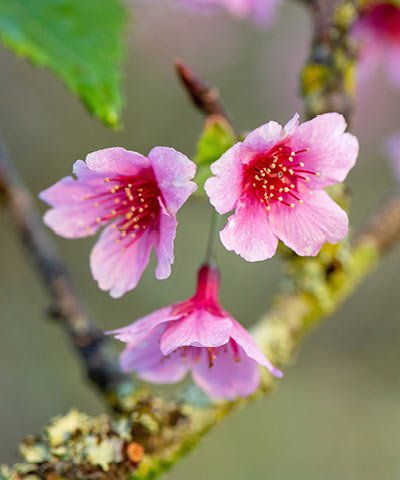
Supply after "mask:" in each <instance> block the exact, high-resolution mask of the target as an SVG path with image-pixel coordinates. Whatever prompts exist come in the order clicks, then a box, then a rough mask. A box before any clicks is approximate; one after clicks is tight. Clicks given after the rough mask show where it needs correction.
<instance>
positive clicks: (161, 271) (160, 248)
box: [154, 211, 178, 280]
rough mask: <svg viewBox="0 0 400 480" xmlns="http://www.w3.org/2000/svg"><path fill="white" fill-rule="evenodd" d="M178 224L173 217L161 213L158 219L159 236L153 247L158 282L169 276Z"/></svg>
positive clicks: (163, 212)
mask: <svg viewBox="0 0 400 480" xmlns="http://www.w3.org/2000/svg"><path fill="white" fill-rule="evenodd" d="M177 225H178V222H177V220H176V218H175V216H173V215H171V214H169V213H167V212H165V211H161V213H160V218H159V236H158V241H157V243H156V244H155V246H154V250H155V252H156V255H157V259H158V264H157V268H156V277H157V278H158V279H159V280H163V279H164V278H168V277H169V276H170V274H171V264H172V263H174V240H175V236H176V227H177Z"/></svg>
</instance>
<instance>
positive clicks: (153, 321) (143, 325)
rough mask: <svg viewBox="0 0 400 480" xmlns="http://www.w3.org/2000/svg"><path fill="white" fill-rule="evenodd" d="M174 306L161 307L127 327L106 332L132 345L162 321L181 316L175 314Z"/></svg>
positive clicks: (140, 340) (142, 338)
mask: <svg viewBox="0 0 400 480" xmlns="http://www.w3.org/2000/svg"><path fill="white" fill-rule="evenodd" d="M173 310H174V306H172V305H170V306H168V307H164V308H161V309H160V310H156V311H155V312H152V313H150V314H149V315H146V316H145V317H142V318H139V319H138V320H136V321H135V322H133V323H131V324H130V325H128V326H127V327H123V328H118V329H116V330H110V331H108V332H105V333H106V334H107V335H115V338H116V339H117V340H120V341H121V342H125V343H129V344H130V345H131V346H133V345H136V344H138V343H140V342H142V341H143V340H144V339H145V338H146V337H147V336H148V335H150V334H151V333H152V332H153V330H154V329H155V328H156V327H158V326H159V325H161V324H162V323H165V322H169V321H173V320H176V319H178V318H179V315H178V316H177V315H175V316H174V315H173Z"/></svg>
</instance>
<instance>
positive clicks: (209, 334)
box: [160, 309, 232, 355]
mask: <svg viewBox="0 0 400 480" xmlns="http://www.w3.org/2000/svg"><path fill="white" fill-rule="evenodd" d="M231 326H232V320H231V319H230V318H229V317H220V316H217V315H212V314H211V313H210V312H208V311H207V310H205V309H199V310H194V312H193V313H192V314H191V315H188V316H187V317H184V318H182V319H180V320H178V321H176V322H173V323H171V324H170V325H168V327H167V329H166V330H165V332H164V334H163V336H162V337H161V343H160V348H161V352H162V353H163V354H164V355H168V354H169V353H171V352H173V351H174V350H175V349H177V348H179V347H188V346H195V347H218V346H220V345H224V344H225V343H227V342H228V341H229V332H230V329H231Z"/></svg>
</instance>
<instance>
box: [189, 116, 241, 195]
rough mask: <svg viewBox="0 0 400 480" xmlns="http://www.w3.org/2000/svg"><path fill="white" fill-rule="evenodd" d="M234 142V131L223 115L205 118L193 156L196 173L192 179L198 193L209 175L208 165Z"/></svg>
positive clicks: (235, 139)
mask: <svg viewBox="0 0 400 480" xmlns="http://www.w3.org/2000/svg"><path fill="white" fill-rule="evenodd" d="M236 142H237V138H236V135H235V132H234V131H233V129H232V127H231V126H230V125H229V123H228V122H227V121H226V120H225V119H224V118H223V117H221V116H219V115H213V116H210V117H208V118H207V119H206V121H205V124H204V130H203V133H202V135H201V137H200V140H199V142H198V144H197V154H196V156H195V162H196V164H197V174H196V178H195V179H194V180H195V182H196V183H197V185H198V186H199V190H198V193H200V194H203V193H204V183H205V181H206V180H207V178H208V177H209V176H210V175H211V170H210V165H211V164H212V163H214V162H215V161H216V160H218V159H219V158H220V157H221V155H222V154H223V153H225V152H226V151H227V150H228V148H230V147H232V145H234V144H235V143H236Z"/></svg>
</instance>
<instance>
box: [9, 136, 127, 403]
mask: <svg viewBox="0 0 400 480" xmlns="http://www.w3.org/2000/svg"><path fill="white" fill-rule="evenodd" d="M0 197H2V199H3V201H4V203H5V207H6V209H7V211H8V213H9V216H10V218H11V220H12V222H13V224H14V226H15V227H16V229H17V232H18V234H19V236H20V238H21V240H22V242H23V244H24V245H25V247H26V250H27V252H28V254H29V256H30V257H31V258H32V259H33V260H34V262H35V264H36V268H37V271H38V273H39V275H40V277H41V278H42V281H43V284H44V286H45V288H46V290H47V292H48V294H49V297H50V301H51V305H50V308H49V310H48V314H49V316H51V317H52V318H54V319H56V320H58V322H59V324H60V325H61V326H62V327H63V328H64V330H65V331H66V332H67V334H68V336H69V338H70V341H71V343H72V345H73V346H74V348H75V349H76V351H77V352H78V353H79V355H80V357H81V360H82V362H83V366H84V368H85V370H86V372H87V375H88V377H89V378H90V379H91V380H92V382H93V383H94V384H95V385H96V387H97V388H98V389H99V390H100V391H101V392H102V393H104V394H106V395H107V396H108V395H110V394H111V395H112V394H113V393H117V392H118V391H120V390H121V388H122V387H124V388H125V387H128V386H129V385H130V382H131V380H130V379H129V377H127V376H126V375H124V374H122V373H121V371H120V369H119V366H118V362H117V355H116V353H114V352H113V348H112V346H111V344H110V340H109V339H108V338H107V337H106V336H105V335H104V334H103V332H102V331H101V330H100V329H99V328H98V327H97V326H95V325H94V323H92V321H91V320H90V319H89V317H88V315H87V313H86V312H85V310H84V308H83V305H82V303H81V301H80V299H79V297H78V294H77V291H76V288H75V287H74V285H73V282H72V280H71V277H70V275H69V273H68V271H67V269H66V267H65V266H64V264H63V262H62V260H61V259H60V257H59V255H58V252H57V250H56V248H55V246H54V245H53V243H52V242H51V240H50V238H49V236H48V235H47V232H46V231H45V228H44V227H43V223H42V220H41V216H40V214H39V212H38V211H37V210H36V208H35V201H34V199H33V197H32V195H31V194H30V193H29V190H28V189H27V188H26V187H25V185H24V184H23V182H22V180H21V179H20V178H19V176H18V174H17V172H16V170H15V168H14V166H13V164H12V163H11V160H10V158H9V156H8V154H7V153H6V150H5V148H4V146H2V145H1V144H0ZM0 199H1V198H0Z"/></svg>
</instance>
